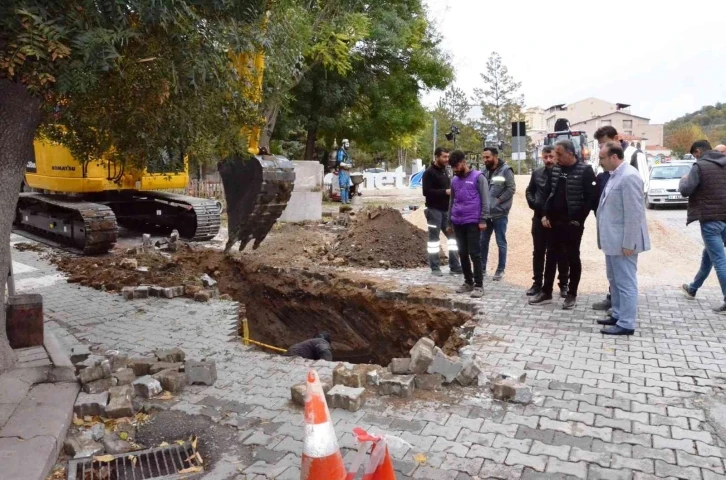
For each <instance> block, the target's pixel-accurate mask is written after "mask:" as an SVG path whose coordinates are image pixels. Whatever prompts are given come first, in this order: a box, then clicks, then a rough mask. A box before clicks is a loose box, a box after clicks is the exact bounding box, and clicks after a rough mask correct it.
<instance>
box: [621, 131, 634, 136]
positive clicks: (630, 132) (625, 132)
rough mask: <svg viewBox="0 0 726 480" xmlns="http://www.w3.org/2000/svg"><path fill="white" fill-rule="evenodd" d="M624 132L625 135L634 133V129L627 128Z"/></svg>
mask: <svg viewBox="0 0 726 480" xmlns="http://www.w3.org/2000/svg"><path fill="white" fill-rule="evenodd" d="M623 133H624V134H625V135H632V134H633V131H632V130H625V131H624V132H623Z"/></svg>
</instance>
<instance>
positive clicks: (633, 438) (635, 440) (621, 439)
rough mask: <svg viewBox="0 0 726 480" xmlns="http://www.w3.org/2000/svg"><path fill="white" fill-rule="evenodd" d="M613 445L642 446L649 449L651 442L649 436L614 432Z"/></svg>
mask: <svg viewBox="0 0 726 480" xmlns="http://www.w3.org/2000/svg"><path fill="white" fill-rule="evenodd" d="M613 443H629V444H631V445H642V446H644V447H651V446H652V444H653V441H652V440H651V435H646V434H639V435H633V434H632V433H626V432H620V431H618V430H616V431H614V432H613ZM655 448H661V447H655Z"/></svg>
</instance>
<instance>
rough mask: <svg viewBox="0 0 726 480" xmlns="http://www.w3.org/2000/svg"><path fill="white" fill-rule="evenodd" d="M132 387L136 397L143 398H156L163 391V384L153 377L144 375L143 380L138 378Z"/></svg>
mask: <svg viewBox="0 0 726 480" xmlns="http://www.w3.org/2000/svg"><path fill="white" fill-rule="evenodd" d="M132 385H133V387H134V391H135V392H136V395H138V396H139V397H143V398H151V397H154V396H156V395H158V394H160V393H161V392H162V391H163V389H162V388H161V383H159V381H158V380H157V379H155V378H153V377H152V376H151V375H144V376H143V377H141V378H137V379H136V380H135V381H134V382H133V383H132Z"/></svg>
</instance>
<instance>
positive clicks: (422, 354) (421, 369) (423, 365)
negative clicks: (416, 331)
mask: <svg viewBox="0 0 726 480" xmlns="http://www.w3.org/2000/svg"><path fill="white" fill-rule="evenodd" d="M435 346H436V345H435V344H434V341H433V340H431V339H430V338H421V339H419V341H418V342H416V345H414V346H413V348H412V349H411V351H410V355H411V367H410V368H411V372H412V373H426V371H427V370H428V368H429V366H430V365H431V362H433V361H434V347H435Z"/></svg>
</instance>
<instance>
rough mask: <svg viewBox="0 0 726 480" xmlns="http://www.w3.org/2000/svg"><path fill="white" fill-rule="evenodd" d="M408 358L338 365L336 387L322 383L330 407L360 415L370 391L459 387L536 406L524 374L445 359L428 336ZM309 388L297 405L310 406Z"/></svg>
mask: <svg viewBox="0 0 726 480" xmlns="http://www.w3.org/2000/svg"><path fill="white" fill-rule="evenodd" d="M409 353H410V355H411V356H410V357H409V358H394V359H393V360H392V361H391V363H390V365H389V366H388V368H383V367H381V366H379V365H354V366H350V365H349V366H346V365H344V364H342V363H341V364H338V366H336V367H335V369H334V370H333V379H332V382H331V381H330V380H322V381H321V383H322V384H323V391H324V392H325V397H326V400H327V402H328V406H329V407H330V408H343V409H346V410H349V411H351V412H355V411H357V410H359V409H360V408H361V407H362V406H363V404H364V403H365V393H366V388H368V389H369V390H373V391H375V392H377V393H378V395H384V396H386V395H391V396H396V397H401V398H410V397H411V396H413V392H414V390H425V391H436V390H441V389H442V388H443V387H444V386H445V385H449V384H452V383H454V382H456V383H457V384H459V385H461V386H464V387H470V386H481V387H488V388H489V389H490V390H491V392H492V396H493V397H494V398H495V399H496V400H501V401H508V402H514V403H529V402H531V401H532V388H531V387H529V386H528V385H526V384H525V380H526V373H524V372H517V371H513V370H511V369H502V368H496V367H493V366H491V365H487V364H483V363H481V362H479V361H478V360H477V358H476V356H474V355H467V356H465V358H464V359H462V358H460V357H458V356H449V355H446V354H445V353H444V352H443V350H441V349H440V348H439V347H437V346H436V345H435V343H434V341H433V340H431V339H430V338H426V337H424V338H421V339H420V340H419V341H418V342H416V344H415V345H414V346H413V348H412V349H411V350H410V352H409ZM306 388H307V385H306V383H299V384H297V385H294V386H293V387H292V388H291V396H292V401H293V402H294V403H297V404H298V405H304V404H305V391H306Z"/></svg>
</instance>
